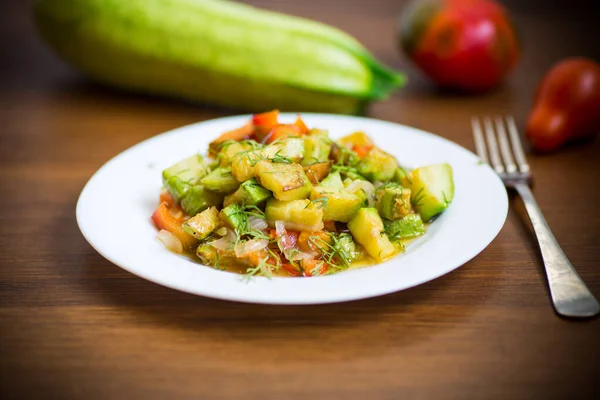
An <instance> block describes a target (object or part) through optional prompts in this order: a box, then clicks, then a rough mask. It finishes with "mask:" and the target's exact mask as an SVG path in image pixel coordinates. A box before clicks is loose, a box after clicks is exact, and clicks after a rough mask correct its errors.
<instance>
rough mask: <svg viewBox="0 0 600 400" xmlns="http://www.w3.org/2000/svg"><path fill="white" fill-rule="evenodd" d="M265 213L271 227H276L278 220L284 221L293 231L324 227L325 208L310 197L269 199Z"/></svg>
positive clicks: (313, 230)
mask: <svg viewBox="0 0 600 400" xmlns="http://www.w3.org/2000/svg"><path fill="white" fill-rule="evenodd" d="M265 215H266V216H267V224H269V226H270V227H271V228H274V227H275V222H276V221H283V224H284V226H285V228H286V229H290V230H293V231H302V232H317V231H320V230H322V229H323V208H322V207H320V206H319V205H317V204H315V203H313V202H311V201H310V200H308V199H303V200H292V201H280V200H277V199H273V198H272V199H269V200H268V201H267V206H266V208H265Z"/></svg>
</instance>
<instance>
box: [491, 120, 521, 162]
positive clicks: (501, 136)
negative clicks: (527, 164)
mask: <svg viewBox="0 0 600 400" xmlns="http://www.w3.org/2000/svg"><path fill="white" fill-rule="evenodd" d="M494 122H496V134H497V135H498V142H500V154H501V155H502V160H503V161H504V166H505V167H506V172H508V173H509V174H512V173H515V172H517V166H516V165H515V162H514V160H513V157H512V155H511V153H510V145H509V144H508V136H506V129H504V121H502V118H501V117H496V118H495V119H494Z"/></svg>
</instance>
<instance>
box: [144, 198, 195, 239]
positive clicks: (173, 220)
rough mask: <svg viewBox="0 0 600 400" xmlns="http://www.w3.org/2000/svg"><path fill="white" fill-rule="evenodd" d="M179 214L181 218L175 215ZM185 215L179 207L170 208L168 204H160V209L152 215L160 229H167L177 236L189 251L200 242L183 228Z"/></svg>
mask: <svg viewBox="0 0 600 400" xmlns="http://www.w3.org/2000/svg"><path fill="white" fill-rule="evenodd" d="M174 214H175V215H177V214H179V216H180V217H176V216H175V215H174ZM184 216H185V214H184V213H183V212H182V211H181V210H180V209H178V208H177V207H169V206H168V205H167V203H160V205H159V206H158V208H157V209H156V210H155V211H154V213H153V214H152V221H153V222H154V225H156V227H157V228H158V229H165V230H167V231H169V232H171V233H172V234H173V235H175V236H177V238H178V239H179V240H181V243H182V244H183V247H185V248H186V249H189V248H191V247H193V246H194V245H195V244H196V243H197V242H198V241H197V240H196V238H194V237H193V236H192V235H190V234H189V233H187V232H186V231H185V230H184V229H183V227H182V226H181V225H182V224H183V221H184Z"/></svg>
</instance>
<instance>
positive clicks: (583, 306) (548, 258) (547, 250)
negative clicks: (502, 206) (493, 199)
mask: <svg viewBox="0 0 600 400" xmlns="http://www.w3.org/2000/svg"><path fill="white" fill-rule="evenodd" d="M514 187H515V190H516V191H517V192H518V193H519V195H520V196H521V199H523V203H524V204H525V209H526V210H527V214H529V219H530V220H531V223H532V225H533V229H534V231H535V235H536V236H537V239H538V243H539V245H540V250H541V252H542V258H543V260H544V267H545V269H546V277H547V278H548V285H549V286H550V297H551V298H552V303H553V304H554V309H555V310H556V312H557V313H558V314H560V315H563V316H565V317H578V318H584V317H591V316H594V315H596V314H598V312H600V305H599V304H598V301H597V300H596V298H595V297H594V295H593V294H592V292H590V290H589V289H588V287H587V286H586V285H585V283H584V282H583V280H582V279H581V277H580V276H579V274H577V271H575V268H573V265H572V264H571V262H570V261H569V259H568V258H567V256H566V255H565V253H564V252H563V250H562V249H561V248H560V246H559V245H558V242H557V241H556V238H555V237H554V235H553V234H552V231H551V230H550V227H549V226H548V223H547V222H546V219H545V218H544V216H543V215H542V211H541V210H540V207H539V206H538V204H537V202H536V201H535V198H534V197H533V193H531V189H529V186H528V185H527V184H524V183H517V184H515V186H514Z"/></svg>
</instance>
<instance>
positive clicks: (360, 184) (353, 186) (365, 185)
mask: <svg viewBox="0 0 600 400" xmlns="http://www.w3.org/2000/svg"><path fill="white" fill-rule="evenodd" d="M358 189H362V190H363V191H364V192H365V194H366V195H367V201H368V202H369V207H373V206H374V205H375V199H373V192H374V191H375V187H374V186H373V184H372V183H371V182H369V181H363V180H362V179H357V180H355V181H352V182H350V184H349V185H348V186H346V190H347V191H349V192H351V193H354V192H356V191H357V190H358Z"/></svg>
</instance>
